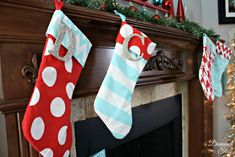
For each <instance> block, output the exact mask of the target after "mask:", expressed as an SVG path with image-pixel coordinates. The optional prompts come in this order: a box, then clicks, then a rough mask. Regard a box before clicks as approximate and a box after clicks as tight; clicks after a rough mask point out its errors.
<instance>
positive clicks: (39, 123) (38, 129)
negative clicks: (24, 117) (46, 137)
mask: <svg viewBox="0 0 235 157" xmlns="http://www.w3.org/2000/svg"><path fill="white" fill-rule="evenodd" d="M44 130H45V124H44V122H43V120H42V118H41V117H37V118H35V119H34V120H33V123H32V125H31V129H30V131H31V135H32V137H33V139H34V140H39V139H40V138H41V137H42V135H43V133H44Z"/></svg>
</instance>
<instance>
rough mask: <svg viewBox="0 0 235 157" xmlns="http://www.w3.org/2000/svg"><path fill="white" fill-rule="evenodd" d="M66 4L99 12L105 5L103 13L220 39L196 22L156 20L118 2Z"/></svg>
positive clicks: (77, 0)
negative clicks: (118, 14)
mask: <svg viewBox="0 0 235 157" xmlns="http://www.w3.org/2000/svg"><path fill="white" fill-rule="evenodd" d="M64 2H65V3H70V4H74V5H79V6H81V7H86V8H91V9H97V10H102V9H103V8H101V6H102V4H105V10H103V11H107V12H111V13H113V12H114V10H117V11H118V12H120V13H122V14H124V15H125V16H127V17H131V18H134V19H137V20H140V21H143V22H150V23H153V24H159V25H162V26H169V27H174V28H177V29H179V30H182V31H185V32H189V33H191V34H192V35H194V36H195V37H197V38H200V37H202V35H203V33H205V34H207V35H208V36H209V37H215V36H217V38H218V37H219V36H218V35H216V34H215V32H214V31H213V30H212V29H204V28H203V27H202V26H200V25H198V24H197V23H195V22H191V21H189V20H186V21H184V22H178V21H177V20H176V19H175V18H167V17H162V18H161V19H160V20H156V19H154V18H153V16H154V14H152V13H150V12H147V11H144V10H137V12H132V11H131V10H129V9H128V8H127V7H122V6H120V5H119V4H118V3H117V2H116V0H64Z"/></svg>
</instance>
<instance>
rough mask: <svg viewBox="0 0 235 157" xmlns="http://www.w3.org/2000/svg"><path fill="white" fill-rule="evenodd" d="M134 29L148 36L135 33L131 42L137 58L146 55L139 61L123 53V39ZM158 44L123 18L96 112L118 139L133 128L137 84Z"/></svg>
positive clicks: (96, 100) (133, 54) (131, 50)
mask: <svg viewBox="0 0 235 157" xmlns="http://www.w3.org/2000/svg"><path fill="white" fill-rule="evenodd" d="M133 33H135V34H139V35H142V36H144V37H145V38H144V41H145V42H144V44H142V42H141V40H140V38H139V37H135V36H134V37H133V38H131V40H130V42H129V45H128V49H129V50H130V54H131V55H132V57H133V58H139V57H140V56H143V57H141V58H140V60H138V61H131V60H129V59H127V58H126V57H124V55H123V53H124V50H123V41H124V39H125V38H127V37H128V36H129V35H131V34H133ZM155 47H156V44H155V43H154V42H152V41H151V40H150V39H149V38H148V37H147V36H146V35H144V34H143V33H142V32H140V31H138V30H137V29H135V28H133V27H132V26H130V25H129V24H127V23H126V22H125V21H123V22H122V25H121V28H120V31H119V34H118V36H117V39H116V45H115V49H114V54H113V56H112V60H111V63H110V66H109V68H108V71H107V74H106V76H105V78H104V80H103V82H102V85H101V87H100V89H99V92H98V94H97V96H96V99H95V102H94V108H95V112H96V113H97V114H98V115H99V117H100V118H101V120H102V121H103V122H104V124H105V125H106V126H107V128H108V129H109V130H110V131H111V133H112V135H113V136H114V137H115V138H117V139H122V138H124V137H125V136H126V135H127V134H128V133H129V131H130V129H131V126H132V111H131V101H132V95H133V92H134V88H135V85H136V82H137V80H138V78H139V76H140V74H141V72H142V70H143V68H144V67H145V65H146V63H147V60H148V59H149V58H150V57H151V54H152V53H153V51H154V49H155ZM142 54H144V55H142Z"/></svg>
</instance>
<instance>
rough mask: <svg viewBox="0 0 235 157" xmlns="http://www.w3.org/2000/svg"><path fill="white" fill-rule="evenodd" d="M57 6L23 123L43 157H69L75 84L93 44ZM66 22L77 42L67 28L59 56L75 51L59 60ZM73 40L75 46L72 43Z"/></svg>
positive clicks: (61, 4)
mask: <svg viewBox="0 0 235 157" xmlns="http://www.w3.org/2000/svg"><path fill="white" fill-rule="evenodd" d="M55 3H56V8H57V10H56V11H55V13H54V15H53V17H52V19H51V22H50V24H49V27H48V30H47V33H46V35H47V40H46V43H45V47H44V50H43V54H42V62H41V65H40V68H39V71H38V78H37V81H36V84H35V87H34V91H33V94H32V97H31V99H30V102H29V104H28V106H27V109H26V112H25V116H24V120H23V122H22V128H23V133H24V135H25V138H26V139H27V140H28V141H29V142H30V144H31V145H32V146H33V147H34V148H35V149H36V150H37V151H38V152H40V154H41V155H42V156H44V157H52V156H54V157H68V156H69V152H70V148H71V144H72V128H71V123H70V104H71V98H72V94H73V90H74V87H75V85H76V83H77V80H78V78H79V76H80V73H81V71H82V68H83V66H84V64H85V62H86V59H87V56H88V53H89V51H90V48H91V43H90V42H89V40H88V39H87V38H86V36H85V35H84V34H83V33H82V32H81V31H80V30H79V29H78V28H77V27H76V26H75V25H74V24H73V23H72V21H70V20H69V18H68V17H67V16H66V15H65V14H64V13H63V12H62V11H60V9H61V7H62V6H63V3H62V1H61V2H60V3H59V2H58V1H57V0H55ZM60 23H63V25H65V26H66V27H67V29H69V30H70V33H71V32H72V33H73V34H74V41H71V40H72V39H71V38H68V37H69V36H70V35H71V34H70V35H69V31H68V30H67V31H65V34H64V37H63V38H62V39H61V40H62V43H61V44H62V45H61V46H59V47H58V51H59V54H60V56H64V57H65V56H66V55H67V54H68V53H70V52H69V50H72V51H71V52H72V56H71V57H70V58H68V59H66V60H62V59H59V56H56V55H55V54H54V53H52V51H53V50H54V49H56V44H58V43H57V41H59V40H60V39H59V38H61V36H60V32H62V31H63V30H61V25H60ZM71 43H73V44H74V45H72V46H71Z"/></svg>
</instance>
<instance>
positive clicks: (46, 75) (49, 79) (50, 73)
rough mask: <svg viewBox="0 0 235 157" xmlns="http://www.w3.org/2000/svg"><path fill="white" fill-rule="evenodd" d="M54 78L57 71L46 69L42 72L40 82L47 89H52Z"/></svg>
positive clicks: (51, 68) (50, 68)
mask: <svg viewBox="0 0 235 157" xmlns="http://www.w3.org/2000/svg"><path fill="white" fill-rule="evenodd" d="M56 78H57V71H56V69H55V68H53V67H46V68H45V69H44V70H43V71H42V80H43V81H44V83H45V84H46V85H47V86H48V87H52V86H53V85H54V84H55V82H56Z"/></svg>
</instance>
